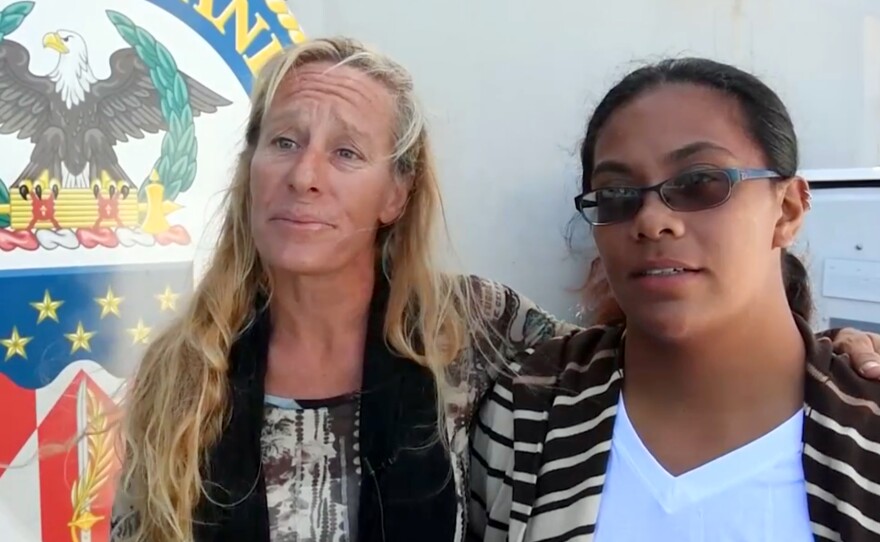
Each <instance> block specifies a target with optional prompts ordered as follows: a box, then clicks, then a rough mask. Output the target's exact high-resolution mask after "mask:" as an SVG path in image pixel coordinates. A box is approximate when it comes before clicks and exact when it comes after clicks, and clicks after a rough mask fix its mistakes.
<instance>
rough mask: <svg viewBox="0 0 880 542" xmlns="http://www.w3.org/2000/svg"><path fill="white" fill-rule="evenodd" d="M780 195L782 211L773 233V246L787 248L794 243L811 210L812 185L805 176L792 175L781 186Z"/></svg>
mask: <svg viewBox="0 0 880 542" xmlns="http://www.w3.org/2000/svg"><path fill="white" fill-rule="evenodd" d="M779 196H780V197H779V204H780V207H781V209H780V210H781V213H780V216H779V220H778V221H777V222H776V231H775V232H774V234H773V248H786V247H789V246H791V245H792V244H793V243H794V239H795V237H797V234H798V232H799V231H800V229H801V225H802V224H803V222H804V217H805V215H806V214H807V211H809V210H810V185H809V183H808V182H807V181H806V180H805V179H804V178H803V177H792V178H791V179H790V180H789V181H786V182H785V183H784V184H783V185H782V186H781V187H780V195H779Z"/></svg>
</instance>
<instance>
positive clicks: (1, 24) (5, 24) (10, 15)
mask: <svg viewBox="0 0 880 542" xmlns="http://www.w3.org/2000/svg"><path fill="white" fill-rule="evenodd" d="M32 9H34V3H33V2H13V3H12V4H9V5H8V6H6V7H5V8H3V9H2V10H0V43H3V40H4V39H5V38H6V36H8V35H9V34H11V33H13V32H14V31H15V30H16V29H17V28H18V27H19V26H21V23H22V22H24V19H25V17H27V16H28V15H29V14H30V12H31V10H32ZM9 201H10V200H9V189H8V188H6V183H4V182H2V180H0V206H2V205H9ZM10 224H11V222H10V217H9V215H8V214H6V213H0V228H6V227H8V226H9V225H10Z"/></svg>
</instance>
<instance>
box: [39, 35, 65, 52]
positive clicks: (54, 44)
mask: <svg viewBox="0 0 880 542" xmlns="http://www.w3.org/2000/svg"><path fill="white" fill-rule="evenodd" d="M43 47H48V48H49V49H54V50H56V51H58V52H59V53H61V54H62V55H66V54H67V53H69V52H70V49H68V48H67V45H65V44H64V40H63V39H61V35H60V34H59V33H58V32H49V33H48V34H46V35H45V36H43Z"/></svg>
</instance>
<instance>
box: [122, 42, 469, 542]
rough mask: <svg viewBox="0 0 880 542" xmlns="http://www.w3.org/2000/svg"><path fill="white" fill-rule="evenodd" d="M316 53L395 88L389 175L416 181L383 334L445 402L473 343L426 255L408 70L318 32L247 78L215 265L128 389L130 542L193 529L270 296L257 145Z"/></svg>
mask: <svg viewBox="0 0 880 542" xmlns="http://www.w3.org/2000/svg"><path fill="white" fill-rule="evenodd" d="M315 62H329V63H333V64H334V65H338V64H345V65H347V66H350V67H354V68H356V69H358V70H361V71H363V72H364V73H366V74H368V75H369V76H371V77H372V78H374V79H375V80H376V81H378V82H380V83H382V84H383V85H385V87H386V88H387V89H388V90H389V92H391V94H392V96H393V98H394V103H395V104H396V108H397V111H396V115H397V119H396V121H397V122H396V129H395V134H394V136H395V141H396V144H395V148H394V156H393V163H394V167H395V170H396V173H398V174H400V175H404V176H407V178H409V179H411V182H412V188H411V193H410V196H409V201H408V204H407V206H406V209H405V211H404V212H403V214H402V215H401V217H400V218H399V220H398V221H397V222H395V223H394V224H393V225H392V226H390V227H389V228H388V229H387V230H386V231H384V232H383V233H382V235H380V236H379V238H378V239H377V242H378V243H380V245H381V246H380V247H378V248H379V254H381V259H382V264H383V269H385V270H386V272H387V271H388V270H389V269H393V280H392V281H391V282H390V294H389V301H388V307H387V313H386V318H385V335H386V340H387V341H388V343H389V344H390V345H391V347H392V348H393V349H395V350H396V351H397V352H399V353H400V354H401V355H403V356H405V357H407V358H409V359H412V360H413V361H415V362H417V363H419V364H422V365H424V366H426V367H428V368H429V369H430V370H431V371H432V372H433V374H434V375H435V377H436V382H437V387H438V400H439V401H440V402H441V404H442V397H443V393H444V387H445V386H446V379H445V368H446V367H447V366H448V365H449V364H450V363H451V362H452V361H453V360H454V359H455V358H456V357H457V356H458V355H460V354H461V352H462V351H463V350H465V349H467V348H469V346H470V344H471V338H470V337H471V336H472V333H473V328H472V326H473V325H477V326H479V325H480V324H479V323H475V322H474V318H473V315H472V314H471V311H470V307H471V302H470V300H469V299H468V298H469V296H470V294H469V288H468V286H467V284H466V283H465V281H462V280H458V279H456V278H455V277H453V276H449V275H445V274H443V273H442V272H440V271H439V269H438V268H437V267H436V266H435V262H434V261H433V259H432V252H433V243H432V239H435V236H434V229H435V227H436V226H437V225H439V223H440V222H441V220H442V216H441V211H440V207H441V201H440V191H439V187H438V183H437V177H436V172H435V166H434V163H433V158H432V155H431V150H430V147H429V142H428V135H427V131H426V126H425V119H424V116H423V114H422V111H421V108H420V107H419V105H418V103H417V101H416V98H415V96H414V93H413V85H412V81H411V78H410V75H409V74H408V72H407V71H406V70H405V69H404V68H403V67H401V66H400V65H398V64H397V63H396V62H394V61H393V60H391V59H390V58H388V57H386V56H384V55H381V54H379V53H377V52H374V51H372V50H370V49H368V48H366V47H364V46H363V45H361V44H359V43H358V42H356V41H353V40H350V39H345V38H333V39H317V40H313V41H310V42H307V43H305V44H302V45H299V46H297V47H294V48H290V49H288V50H287V51H285V52H284V53H283V54H279V55H278V56H276V57H275V58H274V59H273V60H271V61H270V62H269V63H268V64H267V65H266V67H265V68H264V69H263V70H262V72H261V73H260V75H259V76H258V78H257V80H256V81H255V84H254V89H253V93H252V96H251V110H250V118H249V122H248V127H247V136H246V142H245V147H244V149H243V151H242V152H241V154H240V155H239V158H238V163H237V167H236V169H235V174H234V178H233V180H232V185H231V187H230V189H229V191H228V192H227V194H226V198H225V202H224V205H225V218H224V220H223V224H222V229H221V233H220V239H219V243H218V245H217V248H216V251H215V252H214V254H213V257H212V260H211V263H210V265H209V267H208V269H207V271H206V273H205V275H204V276H203V277H202V279H201V280H200V282H199V283H198V286H197V288H196V290H195V292H194V294H193V298H192V299H191V301H190V302H189V304H188V306H187V307H186V309H185V310H184V311H183V313H182V315H181V316H180V318H179V320H178V321H176V322H175V323H174V325H172V326H171V327H169V328H168V329H167V331H165V332H164V333H163V334H162V335H160V336H158V337H157V338H156V340H155V341H154V342H153V343H152V344H151V345H150V346H149V348H148V350H147V352H146V355H145V356H144V358H143V360H142V362H141V364H140V366H139V368H138V370H137V373H136V375H135V376H134V377H133V380H132V381H131V382H130V389H129V392H128V394H127V396H126V398H125V404H124V408H125V409H126V411H125V417H124V420H123V422H122V427H121V435H122V440H123V442H122V443H121V445H122V446H123V450H124V459H123V467H122V476H121V480H120V490H119V491H121V492H123V493H122V494H121V495H120V498H122V499H124V500H125V502H126V503H128V504H130V505H131V507H132V509H131V517H132V519H133V521H134V522H135V524H136V529H135V532H134V534H133V535H132V536H131V537H130V538H129V539H128V540H131V541H136V542H166V541H169V542H170V541H174V542H191V541H192V539H193V538H192V537H193V534H192V522H193V515H194V510H195V507H196V504H197V503H198V502H199V500H200V499H201V498H203V496H204V493H203V485H202V484H203V479H202V474H203V472H202V466H203V461H205V459H206V454H207V452H208V450H209V449H210V448H211V446H212V445H213V444H215V443H216V442H217V441H218V439H219V437H220V435H221V433H222V431H223V429H224V425H225V423H226V421H227V419H228V414H229V407H230V403H229V397H228V394H227V386H228V376H227V372H228V369H229V362H228V356H229V353H230V349H231V347H232V345H233V343H234V342H235V340H236V339H237V337H238V335H239V333H240V332H241V330H243V329H244V328H246V327H247V326H248V325H249V324H250V323H252V322H253V319H254V317H255V312H256V311H255V304H256V303H257V299H258V296H271V291H272V285H271V281H270V280H269V276H268V273H267V272H266V270H265V269H264V267H263V265H262V263H261V261H260V256H259V254H258V253H257V250H256V247H255V245H254V241H253V238H252V236H251V223H250V222H251V216H250V208H251V201H250V198H251V196H250V190H249V184H250V163H251V159H252V157H253V154H254V147H255V145H256V141H257V139H258V138H259V133H260V127H261V124H262V122H263V117H264V115H265V113H266V111H267V109H268V107H269V104H270V103H271V102H272V99H273V97H274V95H275V92H276V90H277V89H278V86H279V84H280V83H281V81H282V80H283V79H284V78H285V77H287V76H288V74H289V73H290V72H291V70H295V69H296V68H297V67H299V66H303V65H305V64H310V63H315ZM440 411H441V414H442V409H441V410H440ZM441 418H442V416H441ZM441 423H442V422H441ZM441 433H442V432H441Z"/></svg>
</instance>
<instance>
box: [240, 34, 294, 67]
mask: <svg viewBox="0 0 880 542" xmlns="http://www.w3.org/2000/svg"><path fill="white" fill-rule="evenodd" d="M282 50H284V48H283V47H282V46H281V42H280V41H278V38H277V37H276V36H274V35H273V36H272V42H271V43H269V44H268V45H266V46H265V47H263V48H262V49H260V50H259V51H257V52H256V53H255V54H253V55H251V56H247V55H242V58H244V62H245V64H247V67H248V69H249V70H251V73H252V74H254V75H256V74H257V72H259V71H260V68H262V67H263V65H264V64H266V62H268V61H269V59H270V58H272V57H273V56H275V55H276V54H277V53H280V52H281V51H282Z"/></svg>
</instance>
